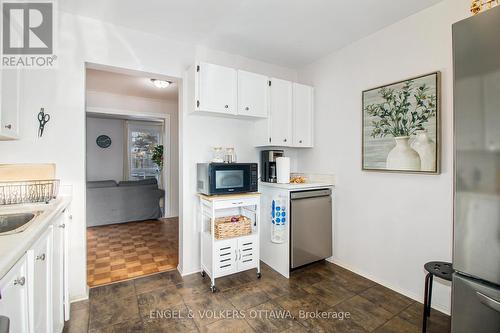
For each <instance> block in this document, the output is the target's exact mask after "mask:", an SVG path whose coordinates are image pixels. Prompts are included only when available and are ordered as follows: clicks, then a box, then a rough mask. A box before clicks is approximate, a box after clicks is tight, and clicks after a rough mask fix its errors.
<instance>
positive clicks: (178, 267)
mask: <svg viewBox="0 0 500 333" xmlns="http://www.w3.org/2000/svg"><path fill="white" fill-rule="evenodd" d="M177 270H178V271H179V274H180V275H181V276H187V275H191V274H195V273H199V272H201V268H199V269H195V270H192V271H187V272H183V271H182V268H181V266H179V265H178V266H177Z"/></svg>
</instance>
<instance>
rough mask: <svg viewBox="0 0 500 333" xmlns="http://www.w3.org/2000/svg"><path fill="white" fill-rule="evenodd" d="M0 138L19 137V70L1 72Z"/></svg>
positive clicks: (3, 70)
mask: <svg viewBox="0 0 500 333" xmlns="http://www.w3.org/2000/svg"><path fill="white" fill-rule="evenodd" d="M1 71H2V73H1V79H2V80H1V81H2V82H1V86H0V87H1V105H0V112H1V116H0V120H1V121H0V123H1V124H0V125H1V127H0V137H3V138H5V139H15V138H17V137H18V135H19V109H20V103H21V96H20V95H21V70H20V69H2V70H1Z"/></svg>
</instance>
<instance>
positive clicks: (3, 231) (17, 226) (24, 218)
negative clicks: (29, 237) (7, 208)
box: [0, 212, 42, 236]
mask: <svg viewBox="0 0 500 333" xmlns="http://www.w3.org/2000/svg"><path fill="white" fill-rule="evenodd" d="M41 213H42V212H30V213H18V214H6V215H0V236H2V235H10V234H15V233H18V232H22V231H24V230H25V229H26V228H27V227H28V223H29V222H31V221H32V220H33V219H34V218H35V217H37V216H38V215H40V214H41Z"/></svg>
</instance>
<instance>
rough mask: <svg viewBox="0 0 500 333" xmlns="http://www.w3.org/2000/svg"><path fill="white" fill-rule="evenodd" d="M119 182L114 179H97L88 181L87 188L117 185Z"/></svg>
mask: <svg viewBox="0 0 500 333" xmlns="http://www.w3.org/2000/svg"><path fill="white" fill-rule="evenodd" d="M116 186H118V184H117V183H116V182H115V181H114V180H97V181H89V182H87V188H102V187H116Z"/></svg>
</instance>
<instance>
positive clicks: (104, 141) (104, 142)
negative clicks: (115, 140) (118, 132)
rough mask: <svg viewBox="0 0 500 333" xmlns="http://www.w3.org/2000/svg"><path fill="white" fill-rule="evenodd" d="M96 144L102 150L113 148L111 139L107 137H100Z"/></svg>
mask: <svg viewBox="0 0 500 333" xmlns="http://www.w3.org/2000/svg"><path fill="white" fill-rule="evenodd" d="M95 142H96V143H97V145H98V146H99V147H101V148H109V146H111V138H110V137H109V136H107V135H99V136H98V137H97V139H96V140H95Z"/></svg>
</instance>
